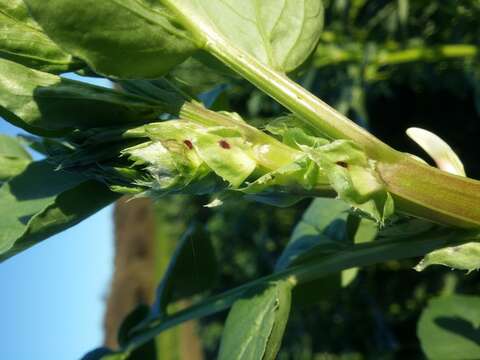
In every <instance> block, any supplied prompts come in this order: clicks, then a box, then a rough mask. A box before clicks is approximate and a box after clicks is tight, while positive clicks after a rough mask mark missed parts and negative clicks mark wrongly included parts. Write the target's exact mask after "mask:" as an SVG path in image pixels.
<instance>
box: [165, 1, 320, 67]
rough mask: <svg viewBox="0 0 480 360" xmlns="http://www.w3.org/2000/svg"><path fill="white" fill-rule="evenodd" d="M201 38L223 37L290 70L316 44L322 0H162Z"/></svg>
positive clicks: (218, 39)
mask: <svg viewBox="0 0 480 360" xmlns="http://www.w3.org/2000/svg"><path fill="white" fill-rule="evenodd" d="M160 2H161V3H162V4H164V5H165V6H166V7H168V8H170V9H172V12H174V13H177V14H179V19H180V20H181V21H182V23H184V25H185V26H186V27H187V28H189V29H190V30H191V31H192V33H193V34H194V35H195V36H196V37H197V38H198V40H197V43H198V44H199V45H200V46H202V44H203V43H204V42H207V43H208V42H209V41H213V42H224V43H227V44H229V45H231V46H232V47H235V48H237V49H240V50H243V51H244V52H246V53H248V54H250V55H252V56H253V57H255V58H256V59H257V60H259V61H261V62H262V63H264V64H265V65H268V66H270V67H271V68H273V69H275V70H278V71H281V72H290V71H292V70H294V69H296V68H298V67H299V66H300V65H301V64H302V63H303V62H304V61H305V60H306V59H307V58H308V56H309V55H310V54H311V53H312V51H313V50H314V49H315V47H316V45H317V43H318V40H319V38H320V33H321V30H322V27H323V6H322V2H321V1H320V0H244V1H241V2H238V1H235V0H197V1H194V0H160Z"/></svg>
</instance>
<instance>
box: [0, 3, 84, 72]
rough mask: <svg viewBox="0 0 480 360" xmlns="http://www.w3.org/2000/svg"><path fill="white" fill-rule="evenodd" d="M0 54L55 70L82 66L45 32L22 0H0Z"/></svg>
mask: <svg viewBox="0 0 480 360" xmlns="http://www.w3.org/2000/svg"><path fill="white" fill-rule="evenodd" d="M0 58H4V59H8V60H12V61H15V62H18V63H20V64H23V65H26V66H28V67H31V68H34V69H38V70H42V71H46V72H52V73H61V72H66V71H69V70H74V69H78V68H80V67H81V66H83V65H82V64H81V63H80V62H78V61H75V60H74V59H73V58H72V56H71V55H70V54H68V53H66V52H64V51H63V50H62V49H60V48H59V47H58V45H57V44H55V43H54V42H53V41H52V40H51V39H50V38H49V37H48V36H47V35H46V34H45V33H44V32H43V30H42V28H41V27H40V26H39V25H38V24H37V23H36V22H35V21H34V20H33V18H32V17H31V16H30V14H29V12H28V9H27V6H26V5H25V2H24V1H23V0H0Z"/></svg>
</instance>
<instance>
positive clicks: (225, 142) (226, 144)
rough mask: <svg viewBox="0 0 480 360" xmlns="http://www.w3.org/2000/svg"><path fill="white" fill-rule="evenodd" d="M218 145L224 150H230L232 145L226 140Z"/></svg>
mask: <svg viewBox="0 0 480 360" xmlns="http://www.w3.org/2000/svg"><path fill="white" fill-rule="evenodd" d="M218 145H220V146H221V147H222V148H223V149H230V144H229V143H228V142H227V141H226V140H220V141H219V142H218Z"/></svg>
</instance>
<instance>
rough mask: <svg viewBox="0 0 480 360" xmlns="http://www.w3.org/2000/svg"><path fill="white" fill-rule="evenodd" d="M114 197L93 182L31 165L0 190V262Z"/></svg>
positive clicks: (41, 164) (40, 164)
mask: <svg viewBox="0 0 480 360" xmlns="http://www.w3.org/2000/svg"><path fill="white" fill-rule="evenodd" d="M117 197H118V195H117V194H114V193H112V192H110V191H109V190H108V189H107V188H106V187H105V186H104V185H102V184H100V183H98V182H96V181H85V179H83V178H82V177H81V176H78V175H74V174H69V173H65V172H61V171H55V170H54V168H53V166H52V165H50V164H48V163H47V162H46V161H40V162H33V163H31V164H30V165H29V166H28V167H27V168H26V170H25V171H24V172H23V173H21V174H20V175H18V176H16V177H14V178H13V179H11V180H10V181H9V182H7V183H5V184H4V185H3V186H2V187H1V188H0V211H1V213H2V216H1V217H0V228H1V229H2V232H0V261H3V260H5V259H7V258H9V257H11V256H13V255H15V254H16V253H19V252H21V251H23V250H25V249H27V248H29V247H31V246H33V245H35V244H37V243H38V242H40V241H42V240H44V239H46V238H48V237H50V236H52V235H54V234H56V233H59V232H61V231H63V230H65V229H67V228H69V227H71V226H73V225H75V224H77V223H79V222H80V221H82V220H83V219H85V218H87V217H88V216H90V215H92V214H93V213H95V212H97V211H98V210H100V209H101V208H103V207H105V206H106V205H108V204H110V203H111V202H113V201H114V200H115V199H116V198H117Z"/></svg>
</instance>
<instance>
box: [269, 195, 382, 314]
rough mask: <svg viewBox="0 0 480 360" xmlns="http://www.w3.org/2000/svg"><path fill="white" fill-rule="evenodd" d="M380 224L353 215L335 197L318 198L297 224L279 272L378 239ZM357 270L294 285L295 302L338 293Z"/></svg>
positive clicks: (312, 301) (280, 261) (308, 302)
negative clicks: (314, 258)
mask: <svg viewBox="0 0 480 360" xmlns="http://www.w3.org/2000/svg"><path fill="white" fill-rule="evenodd" d="M377 232H378V227H377V225H376V224H375V222H374V221H371V220H368V219H361V218H359V217H358V216H356V215H354V214H351V211H350V206H349V205H348V204H346V203H344V202H343V201H339V200H336V199H315V200H314V201H313V202H312V203H311V205H310V206H309V208H308V209H307V210H306V211H305V213H304V214H303V216H302V219H301V220H300V222H299V223H298V224H297V225H296V226H295V229H294V230H293V234H292V236H291V238H290V242H289V243H288V245H287V247H286V248H285V250H284V251H283V252H282V255H281V256H280V258H279V260H278V261H277V264H276V266H275V270H276V271H281V270H283V269H286V268H287V267H290V266H294V265H299V264H302V263H304V262H308V261H310V259H311V258H312V257H319V256H328V255H329V254H332V253H335V252H340V251H342V250H345V249H346V248H348V247H350V246H352V245H354V244H360V243H365V242H369V241H372V240H374V239H375V237H376V235H377ZM357 273H358V269H357V268H352V269H348V270H344V271H342V272H341V274H332V275H329V276H327V277H324V278H321V279H318V280H316V281H313V282H311V283H307V284H300V285H299V286H297V287H295V288H294V303H295V305H296V306H298V305H300V306H304V305H308V304H311V303H316V302H318V301H319V299H329V298H331V297H333V296H335V295H336V294H337V293H338V290H340V286H343V287H345V286H348V285H349V284H350V283H351V282H352V281H353V280H354V279H355V278H356V276H357Z"/></svg>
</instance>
